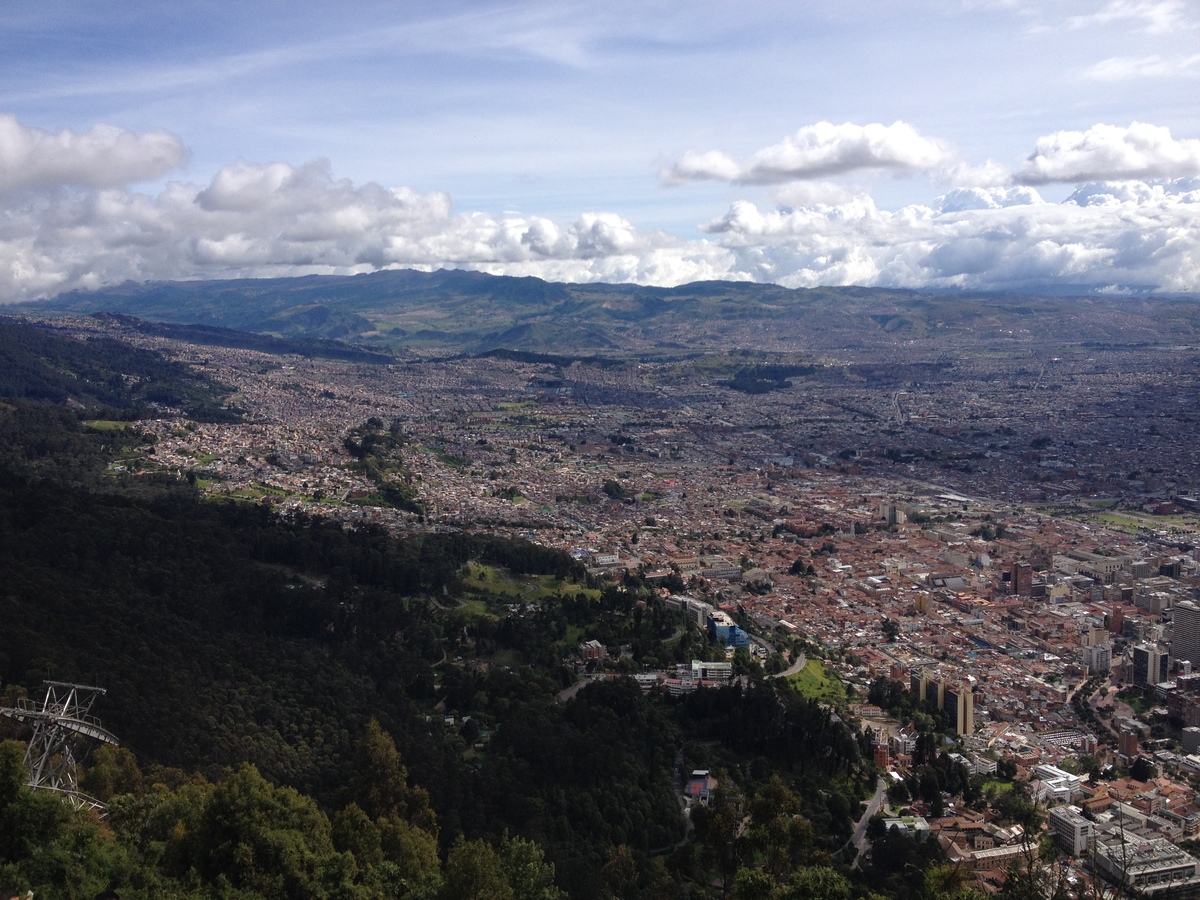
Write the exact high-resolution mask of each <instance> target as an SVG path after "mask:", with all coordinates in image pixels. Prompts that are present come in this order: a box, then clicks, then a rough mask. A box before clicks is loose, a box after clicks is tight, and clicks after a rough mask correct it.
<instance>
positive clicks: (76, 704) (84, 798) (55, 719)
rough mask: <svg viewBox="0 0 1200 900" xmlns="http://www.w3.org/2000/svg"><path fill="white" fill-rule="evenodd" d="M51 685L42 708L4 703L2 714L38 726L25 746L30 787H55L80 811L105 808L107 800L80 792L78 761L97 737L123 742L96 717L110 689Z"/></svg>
mask: <svg viewBox="0 0 1200 900" xmlns="http://www.w3.org/2000/svg"><path fill="white" fill-rule="evenodd" d="M45 685H46V699H45V700H43V701H42V704H41V706H38V705H37V704H36V703H34V702H33V701H31V700H22V701H21V703H20V705H19V706H16V707H0V716H6V717H8V718H10V719H16V720H17V721H18V722H24V723H25V724H27V725H30V726H32V728H33V736H32V737H31V738H30V739H29V744H28V747H27V748H26V750H25V767H26V769H28V770H29V786H30V787H31V788H33V789H34V790H35V791H53V792H54V793H56V794H59V795H60V796H62V797H63V798H64V799H65V800H66V801H67V802H68V803H70V804H71V805H72V806H73V807H75V808H76V809H94V810H97V811H100V812H103V810H104V804H103V803H101V802H100V801H99V800H97V799H95V798H94V797H89V796H88V795H87V794H85V793H83V792H82V791H80V790H79V782H78V780H77V778H76V775H75V764H76V762H77V761H78V760H82V759H84V758H85V757H86V756H87V754H88V752H89V751H90V750H91V742H92V741H100V742H101V743H104V744H114V745H115V744H119V743H120V742H119V741H118V740H117V739H116V737H115V736H114V735H112V734H111V733H110V732H108V731H106V730H105V729H104V728H103V726H101V724H100V720H99V719H97V718H95V717H94V716H92V715H91V709H92V704H93V703H95V702H96V698H97V697H102V696H104V693H105V691H104V688H98V687H89V686H87V685H84V684H67V683H65V682H62V681H47V682H45Z"/></svg>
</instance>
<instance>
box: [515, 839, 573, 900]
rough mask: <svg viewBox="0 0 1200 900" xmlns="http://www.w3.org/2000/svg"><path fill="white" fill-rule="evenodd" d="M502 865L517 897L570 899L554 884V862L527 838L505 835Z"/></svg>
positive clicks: (522, 898) (539, 899) (521, 898)
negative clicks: (548, 859) (547, 859)
mask: <svg viewBox="0 0 1200 900" xmlns="http://www.w3.org/2000/svg"><path fill="white" fill-rule="evenodd" d="M500 866H501V868H502V869H503V870H504V875H505V877H506V878H507V879H508V883H509V886H510V887H511V888H512V890H513V900H566V897H567V895H566V893H565V892H564V891H562V890H560V889H559V888H558V887H557V886H556V885H555V884H554V863H550V862H546V858H545V855H544V854H543V853H542V848H541V847H539V846H538V845H537V844H535V843H534V842H533V841H527V840H525V839H524V838H518V837H509V836H508V835H505V836H504V840H503V841H501V842H500Z"/></svg>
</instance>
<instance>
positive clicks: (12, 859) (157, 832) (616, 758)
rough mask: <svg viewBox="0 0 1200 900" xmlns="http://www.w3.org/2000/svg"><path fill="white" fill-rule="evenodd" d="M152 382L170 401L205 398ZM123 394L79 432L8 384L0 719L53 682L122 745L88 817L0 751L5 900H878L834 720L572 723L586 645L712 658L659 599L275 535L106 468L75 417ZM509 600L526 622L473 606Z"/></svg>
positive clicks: (608, 716)
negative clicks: (701, 787) (596, 642)
mask: <svg viewBox="0 0 1200 900" xmlns="http://www.w3.org/2000/svg"><path fill="white" fill-rule="evenodd" d="M60 340H61V339H60ZM13 346H17V347H22V346H27V345H26V344H25V343H24V342H23V338H20V337H18V339H17V340H16V341H15V342H14V344H13ZM69 349H70V352H71V353H74V352H79V353H81V354H84V356H83V357H81V358H80V359H81V360H84V362H86V361H87V360H86V359H85V357H87V352H88V351H90V350H91V349H95V350H97V351H99V352H100V353H101V355H102V357H103V358H105V359H110V360H111V359H118V358H120V359H121V360H122V362H121V363H120V365H119V366H118V367H117V369H115V370H114V371H120V370H121V369H123V368H126V367H127V366H128V365H129V364H130V360H132V361H133V362H137V363H138V364H139V365H141V364H143V363H146V361H145V360H143V359H142V358H141V357H140V356H134V357H128V358H123V357H119V352H120V351H119V350H118V349H117V348H113V347H108V346H98V347H96V348H90V347H88V346H87V345H80V346H79V347H77V348H69ZM47 352H55V353H58V354H59V358H61V359H67V358H70V357H69V354H68V353H67V351H65V350H62V349H61V348H58V349H55V348H54V347H51V348H49V349H48V350H47ZM76 362H79V360H77V361H76ZM159 362H160V363H162V365H163V366H164V368H162V369H161V370H159V369H152V370H147V371H152V374H153V377H154V378H156V379H161V380H162V381H163V388H162V389H163V390H176V389H182V388H181V385H182V386H186V385H188V384H193V383H194V382H193V381H192V380H191V376H190V374H189V373H187V372H186V371H174V370H172V369H171V367H170V366H167V365H166V364H165V362H162V361H159ZM80 364H82V363H80ZM88 364H91V363H90V362H89V363H88ZM95 364H96V365H99V364H100V363H99V362H98V361H97V362H96V363H95ZM31 371H34V370H31ZM10 374H11V373H10ZM36 374H37V373H36V372H34V375H36ZM125 374H128V373H127V372H126V373H125ZM37 377H40V376H37ZM149 377H150V375H147V379H149ZM173 377H174V378H176V380H175V381H172V380H171V379H172V378H173ZM35 380H36V378H35V377H34V376H33V375H31V377H30V379H28V383H33V382H34V381H35ZM110 381H112V384H113V391H112V392H110V393H107V394H104V395H103V396H95V397H94V398H93V400H92V402H93V404H94V405H93V408H92V409H91V410H88V409H78V410H77V411H72V410H71V409H69V408H67V407H65V406H63V405H60V404H57V403H54V402H46V403H33V402H30V401H29V399H28V397H29V396H30V394H29V391H26V392H25V393H21V392H20V391H19V390H15V389H13V388H12V385H13V384H18V385H19V383H18V382H15V381H13V380H11V379H10V381H9V382H8V383H9V385H10V388H9V393H8V399H7V400H5V401H3V403H0V572H3V573H4V578H3V584H2V586H0V621H2V622H3V623H4V628H3V632H2V637H0V679H2V681H3V685H4V691H5V699H4V701H3V703H4V705H11V704H12V703H14V702H15V701H16V700H17V699H19V698H20V697H22V696H26V695H27V696H29V697H35V698H36V697H38V696H39V687H40V683H41V682H42V680H43V679H57V680H63V681H73V682H82V683H90V684H97V685H100V686H102V687H104V688H106V689H107V694H106V695H105V696H104V698H103V700H102V701H101V703H100V704H99V705H98V706H97V708H96V709H95V710H94V711H95V712H96V713H98V714H99V715H100V716H101V717H102V718H103V720H104V723H105V725H106V726H107V727H108V728H109V729H110V730H112V731H113V732H115V733H116V734H117V735H118V736H119V737H120V738H121V739H122V741H123V747H122V748H121V749H117V750H114V749H111V748H106V749H104V750H102V751H100V752H98V753H97V754H96V755H95V756H94V758H93V759H92V760H91V761H90V762H89V764H88V766H87V767H86V768H85V775H84V779H83V787H84V789H85V790H88V791H90V792H91V793H93V794H94V795H95V796H97V797H98V798H100V799H101V800H104V801H106V802H107V803H108V804H109V815H108V818H107V819H106V820H104V821H103V822H101V821H99V820H96V819H94V818H91V817H89V815H88V814H85V813H74V812H72V811H71V810H70V809H69V807H67V806H65V805H64V804H62V803H60V802H59V801H58V800H57V799H56V798H54V797H51V796H47V795H44V794H37V795H35V794H32V793H30V792H29V791H28V789H26V788H25V787H23V781H24V771H23V767H22V765H21V754H22V750H21V747H20V745H19V744H17V743H8V744H5V745H3V746H2V747H0V831H2V832H3V833H2V834H0V884H3V883H5V882H10V881H11V882H16V883H18V884H19V885H20V886H22V887H31V888H34V889H35V890H36V891H38V895H39V896H42V895H45V896H53V897H70V898H75V897H80V898H86V897H92V896H93V895H94V894H95V892H97V891H99V890H101V889H102V888H106V887H110V886H111V887H114V888H115V889H117V890H118V891H120V893H121V896H122V897H134V898H147V900H149V898H152V897H165V896H176V897H223V898H247V900H249V898H260V897H263V898H296V897H299V898H304V897H312V898H323V897H339V898H342V897H363V898H374V897H425V898H435V897H436V898H445V900H452V898H454V900H457V898H461V897H514V898H554V897H559V896H564V895H567V896H571V897H581V898H598V897H610V896H619V897H645V898H652V897H653V898H658V897H663V898H666V897H676V896H680V892H681V891H685V890H690V891H691V896H705V895H708V894H710V893H712V892H713V888H712V885H713V884H714V880H715V881H716V883H720V884H723V885H724V887H723V889H721V890H717V891H716V892H717V893H722V892H724V893H726V894H728V893H729V892H730V891H731V890H733V888H734V886H735V884H736V883H737V879H740V881H741V882H742V883H743V884H744V887H743V888H742V889H740V890H742V893H740V894H737V896H744V897H749V896H756V897H757V896H780V897H793V896H795V897H799V896H806V897H807V896H818V895H817V894H813V893H811V883H812V879H824V882H822V883H826V884H829V885H832V886H833V887H832V888H831V889H832V890H834V891H835V893H833V894H829V896H847V897H848V896H850V892H851V890H852V888H853V890H856V891H859V892H862V891H865V890H866V889H867V886H866V882H862V883H860V884H859V885H858V887H853V883H852V876H851V875H850V874H849V873H848V872H841V871H838V870H836V869H834V868H833V867H831V859H832V857H831V854H832V853H833V852H834V851H836V850H837V849H838V848H839V847H841V846H842V844H843V843H844V842H845V840H846V839H847V837H848V836H849V833H850V828H851V821H852V819H853V818H854V817H856V816H857V802H858V800H859V799H860V798H861V797H863V796H865V794H867V793H869V792H870V790H872V789H873V787H874V773H873V772H872V770H871V767H870V766H869V764H867V763H866V762H864V758H863V749H864V744H863V739H862V738H861V736H858V735H856V734H854V733H852V732H851V731H850V730H848V729H847V728H846V727H845V726H844V725H842V724H841V722H840V721H839V720H838V719H837V718H836V717H833V716H831V714H830V712H829V711H828V710H826V709H823V708H822V707H820V706H818V705H817V704H816V703H815V702H812V701H809V700H806V699H804V698H803V697H801V696H800V695H799V694H797V693H795V692H794V691H792V690H791V689H790V688H788V687H787V686H786V684H785V683H783V682H774V681H758V682H757V683H755V684H753V686H749V687H742V686H739V687H731V688H727V689H721V690H711V691H705V692H702V693H697V694H694V695H692V696H691V697H690V698H687V699H678V700H676V699H671V698H669V697H666V696H664V695H658V694H651V695H647V694H643V692H642V691H641V690H640V689H639V687H638V686H637V685H636V684H635V683H634V682H633V681H632V680H630V679H624V678H612V679H601V680H598V681H595V682H594V683H592V684H590V685H587V686H585V687H584V688H583V689H582V690H580V691H579V692H578V693H577V694H576V695H575V696H574V697H573V698H571V699H569V700H567V701H565V702H564V701H561V700H559V699H558V697H557V696H556V695H557V694H558V692H559V691H560V690H562V688H563V687H564V686H566V685H568V684H570V683H571V682H572V681H573V680H574V679H575V677H576V676H575V673H574V670H573V669H572V668H571V667H570V666H569V665H568V664H567V663H568V662H569V661H571V660H573V659H574V658H575V656H576V647H577V645H578V642H579V641H580V640H587V639H590V638H593V637H597V638H601V639H604V640H606V641H611V642H613V643H622V644H628V645H629V646H631V647H634V648H635V650H634V652H635V654H636V656H637V658H644V659H645V660H646V661H653V662H656V663H658V664H665V663H670V662H673V661H675V660H677V659H678V660H679V661H686V658H688V657H690V656H691V655H692V654H693V653H696V652H701V653H703V652H706V651H705V650H704V647H703V646H702V644H703V641H704V638H703V637H702V636H700V635H699V634H697V635H696V636H695V637H694V638H689V641H688V642H679V641H676V642H675V643H673V644H668V643H666V642H665V640H664V639H666V638H668V637H670V636H671V634H672V632H675V631H676V629H677V628H678V626H679V622H678V620H677V619H676V618H675V616H674V615H672V614H671V613H669V612H668V611H667V610H666V609H665V607H664V606H663V605H662V603H661V601H660V600H659V599H658V598H657V597H655V596H654V595H652V594H650V593H649V592H646V591H645V590H644V588H640V587H639V586H638V585H636V584H633V585H630V586H628V587H627V586H619V585H613V584H592V583H589V582H588V581H587V576H586V573H585V572H584V571H583V570H582V569H581V567H580V566H579V565H578V564H577V563H576V562H574V561H573V560H572V559H570V558H569V557H567V556H565V555H563V554H560V553H558V552H555V551H550V550H547V549H545V548H542V547H539V546H536V545H534V544H531V543H528V542H524V541H519V540H513V539H508V538H498V537H494V536H490V535H487V534H483V533H468V532H463V531H458V532H453V533H420V534H408V535H402V536H394V535H391V534H389V533H387V532H385V531H383V530H381V529H378V528H371V527H364V528H355V529H346V528H343V527H342V526H340V525H336V524H332V523H329V522H325V521H321V520H317V519H308V518H303V517H292V518H287V519H283V518H280V517H279V516H277V515H276V514H274V513H273V512H272V511H271V510H270V509H268V508H266V507H264V506H261V505H257V504H252V503H234V502H212V501H205V500H201V499H200V498H199V497H198V496H197V494H196V493H195V491H194V489H193V488H192V487H190V486H189V485H188V484H187V483H186V482H185V481H178V480H174V479H171V478H167V477H165V476H162V475H143V474H138V473H137V472H136V471H135V470H133V469H131V468H125V467H114V466H113V464H112V461H113V460H114V459H117V458H118V457H120V456H121V455H122V454H123V453H125V452H127V451H128V449H129V446H130V445H131V444H136V443H137V442H139V441H141V440H142V438H140V437H139V436H138V433H137V432H136V429H131V430H124V429H120V428H111V427H103V428H100V427H96V425H95V424H90V425H89V424H87V423H89V422H93V421H94V420H92V419H91V418H90V417H91V416H93V415H95V413H96V410H97V409H99V408H100V407H101V406H103V407H104V408H105V409H106V410H108V412H107V413H106V414H109V415H112V414H114V411H116V412H120V411H122V410H124V411H128V412H129V413H130V414H131V415H132V414H133V413H134V412H135V411H136V409H137V406H138V404H139V403H141V402H142V399H143V397H142V396H141V395H138V394H136V393H134V394H129V393H121V392H120V391H118V390H117V387H118V385H117V381H116V380H113V379H110ZM122 381H123V382H125V381H128V379H122ZM209 389H210V390H214V391H215V390H216V388H215V387H212V386H210V388H209ZM45 393H47V397H46V399H47V400H49V401H56V400H58V399H59V397H58V396H57V395H54V394H53V392H50V391H47V392H45ZM16 395H20V396H16ZM72 396H75V395H72ZM216 399H217V395H216V394H215V393H214V394H212V395H210V400H209V401H203V402H202V403H201V406H204V405H205V403H208V402H216ZM76 403H77V405H78V406H82V403H81V401H78V400H77V401H76ZM515 577H519V578H521V579H523V580H524V581H523V583H525V584H528V585H531V586H537V588H538V589H537V591H536V597H535V596H534V593H529V594H528V596H529V599H528V600H524V601H520V602H513V600H512V597H511V596H510V595H504V594H499V593H497V594H495V595H492V594H489V592H488V590H487V584H488V583H491V582H496V583H499V582H500V581H501V580H503V579H511V578H515ZM530 590H531V591H532V588H530ZM697 642H699V643H697ZM3 728H4V732H3V736H6V737H9V738H11V739H15V740H23V739H24V738H25V737H26V736H27V734H26V733H25V732H23V731H22V728H21V726H17V725H15V724H13V723H7V724H5V725H4V726H3ZM693 767H704V768H709V769H711V770H713V771H714V772H717V773H719V779H720V782H721V785H722V786H721V788H720V790H719V792H718V802H717V803H716V804H715V805H714V806H713V807H712V808H711V809H709V808H700V809H697V810H696V811H695V813H694V814H693V816H692V824H693V825H694V830H692V831H689V829H688V827H687V825H686V823H685V820H684V816H683V815H682V814H681V810H680V804H679V801H678V799H677V795H676V792H675V790H674V789H673V781H674V780H675V779H676V778H677V777H678V776H679V775H680V773H682V774H683V775H684V776H686V774H687V773H688V772H690V771H691V768H693ZM731 822H732V823H734V826H735V827H733V828H732V830H731V828H730V823H731ZM737 823H740V824H737ZM781 834H788V835H791V837H789V838H788V840H787V841H786V846H785V845H781V844H780V843H779V835H781ZM814 866H818V867H820V868H813V867H814ZM747 873H748V874H747ZM755 885H757V888H758V889H763V888H765V889H766V890H767V893H762V892H761V891H760V892H759V893H753V894H752V893H746V891H749V890H750V889H751V888H753V887H754V886H755ZM771 891H774V893H771ZM842 892H844V893H842Z"/></svg>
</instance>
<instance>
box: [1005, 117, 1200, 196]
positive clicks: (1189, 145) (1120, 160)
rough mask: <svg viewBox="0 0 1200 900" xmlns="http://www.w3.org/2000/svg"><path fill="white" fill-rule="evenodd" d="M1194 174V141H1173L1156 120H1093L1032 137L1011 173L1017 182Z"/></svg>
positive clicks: (1198, 145) (1199, 168)
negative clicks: (1099, 122) (1126, 123)
mask: <svg viewBox="0 0 1200 900" xmlns="http://www.w3.org/2000/svg"><path fill="white" fill-rule="evenodd" d="M1197 174H1200V140H1187V139H1184V140H1177V139H1176V138H1173V137H1171V131H1170V129H1168V128H1164V127H1162V126H1159V125H1147V124H1145V123H1143V122H1134V123H1133V124H1131V125H1130V126H1129V127H1128V128H1121V127H1119V126H1116V125H1093V126H1092V127H1091V128H1089V129H1088V130H1087V131H1059V132H1055V133H1054V134H1051V135H1047V136H1045V137H1041V138H1038V140H1037V143H1036V144H1035V146H1034V151H1033V153H1032V154H1031V155H1030V156H1029V158H1028V159H1027V160H1026V162H1025V165H1024V166H1023V167H1022V168H1021V169H1020V170H1019V171H1018V172H1017V174H1016V181H1018V182H1020V183H1022V184H1050V183H1052V182H1081V181H1106V180H1117V179H1147V178H1182V177H1186V176H1189V175H1197Z"/></svg>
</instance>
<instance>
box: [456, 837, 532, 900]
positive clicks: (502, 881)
mask: <svg viewBox="0 0 1200 900" xmlns="http://www.w3.org/2000/svg"><path fill="white" fill-rule="evenodd" d="M438 897H439V900H516V898H515V895H514V893H513V889H512V886H511V885H510V884H509V883H508V879H507V878H506V877H505V875H504V865H503V862H502V861H501V859H500V854H498V853H497V852H496V851H495V849H494V848H493V847H492V845H491V844H489V843H487V842H486V841H468V840H467V839H466V838H464V837H463V836H462V835H459V836H458V839H457V840H456V841H455V842H454V846H453V847H451V848H450V855H449V856H448V857H447V859H446V875H445V882H444V883H443V885H442V890H441V893H440V894H438Z"/></svg>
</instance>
